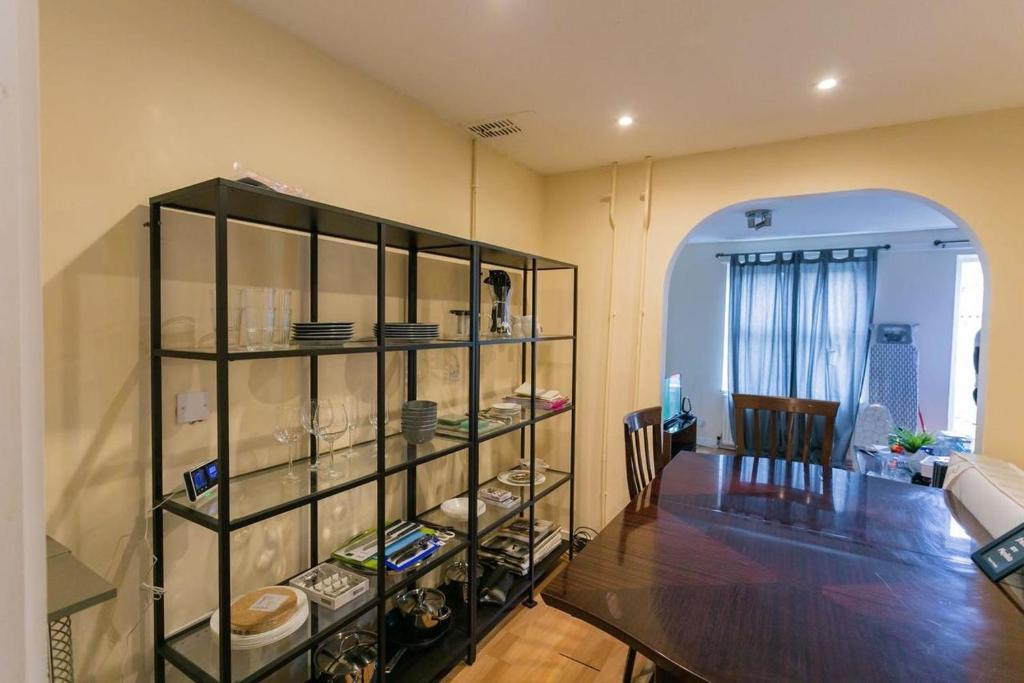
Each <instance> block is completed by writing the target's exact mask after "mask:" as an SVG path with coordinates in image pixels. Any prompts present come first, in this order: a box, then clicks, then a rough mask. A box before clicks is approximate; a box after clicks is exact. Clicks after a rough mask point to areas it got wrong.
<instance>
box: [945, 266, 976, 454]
mask: <svg viewBox="0 0 1024 683" xmlns="http://www.w3.org/2000/svg"><path fill="white" fill-rule="evenodd" d="M984 302H985V282H984V275H983V274H982V271H981V261H979V260H978V257H977V255H974V254H971V255H963V256H957V259H956V309H955V313H954V317H953V367H952V370H951V372H950V388H949V428H950V431H952V432H954V433H956V434H962V435H965V436H969V437H971V438H972V439H973V438H974V436H975V434H974V432H975V428H976V426H977V422H978V404H977V403H976V398H977V395H976V390H977V372H976V368H975V357H974V349H975V344H976V339H979V338H980V337H979V336H980V334H981V323H982V320H981V314H982V308H983V307H984Z"/></svg>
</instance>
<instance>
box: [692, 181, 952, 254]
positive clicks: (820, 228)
mask: <svg viewBox="0 0 1024 683" xmlns="http://www.w3.org/2000/svg"><path fill="white" fill-rule="evenodd" d="M748 209H771V210H772V225H771V227H768V228H764V229H762V230H757V231H755V230H751V229H750V228H748V227H747V218H746V215H745V212H746V211H747V210H748ZM955 228H957V225H956V224H955V223H954V222H953V221H952V220H950V219H949V218H948V217H946V215H945V214H943V213H941V212H939V211H938V210H937V209H935V208H934V207H933V206H932V205H931V204H929V203H927V202H925V201H924V200H922V199H919V198H917V197H913V196H910V195H906V194H901V193H899V192H893V191H891V190H857V191H855V192H831V193H829V194H819V195H805V196H801V197H780V198H777V199H764V200H756V201H750V202H743V203H742V204H736V205H735V206H730V207H728V208H726V209H722V210H721V211H719V212H717V213H714V214H712V215H711V216H709V217H708V218H706V219H705V220H704V221H702V222H701V223H700V224H699V225H698V226H697V228H696V229H695V230H694V232H693V234H692V235H691V236H690V238H689V239H688V240H687V242H688V243H701V242H730V241H733V240H752V239H759V240H768V239H780V238H795V237H797V238H798V237H822V236H828V235H857V234H865V233H895V232H910V231H913V230H935V229H939V230H942V229H955ZM962 236H964V237H965V236H966V235H962ZM958 237H961V235H954V236H951V237H950V238H949V239H957V238H958Z"/></svg>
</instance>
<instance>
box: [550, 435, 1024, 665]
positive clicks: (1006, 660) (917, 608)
mask: <svg viewBox="0 0 1024 683" xmlns="http://www.w3.org/2000/svg"><path fill="white" fill-rule="evenodd" d="M988 540H989V536H988V534H987V533H986V532H985V531H984V530H983V529H982V528H981V526H980V525H979V524H978V523H977V521H976V520H975V519H974V517H973V516H972V515H971V514H970V512H968V511H967V510H966V509H965V508H964V507H963V506H962V505H960V504H959V501H958V500H957V499H956V498H955V497H954V496H953V495H952V494H950V493H949V492H947V491H943V490H941V489H933V488H927V487H921V486H910V485H908V484H904V483H901V482H897V481H890V480H886V479H881V478H878V477H869V476H865V475H862V474H858V473H854V472H849V471H846V470H841V469H835V468H828V467H825V468H822V467H820V466H817V465H804V464H802V463H791V464H787V463H786V462H785V461H782V460H771V459H767V458H753V457H738V456H726V455H703V454H695V453H681V454H679V455H678V456H677V457H675V458H674V459H672V460H671V461H670V462H669V463H668V464H667V465H666V466H665V468H664V469H663V470H662V471H661V473H660V474H659V475H658V476H657V477H655V478H654V480H653V481H652V483H651V484H650V486H648V487H647V488H646V489H645V490H644V491H642V492H641V493H640V494H639V495H638V496H637V497H636V498H634V499H633V500H632V501H630V503H629V504H628V505H627V506H626V508H625V509H624V510H623V511H622V512H621V513H620V514H619V515H618V516H617V517H615V519H614V520H612V521H611V523H609V524H608V525H607V526H606V527H605V528H604V529H603V530H602V531H601V532H600V533H599V534H598V535H597V537H596V538H595V539H594V540H592V541H591V542H590V543H588V544H587V546H586V547H585V548H584V549H583V550H582V552H580V553H579V554H578V555H577V556H576V557H575V559H573V561H572V562H570V563H569V565H568V566H567V567H566V568H565V570H564V571H563V572H562V573H561V574H560V575H558V576H557V577H556V578H554V579H553V580H552V581H551V582H550V583H549V584H548V586H547V587H546V588H545V589H544V591H543V593H542V595H543V597H544V600H545V602H546V603H547V604H548V605H551V606H553V607H555V608H557V609H560V610H563V611H565V612H567V613H569V614H571V615H573V616H575V617H577V618H579V619H582V620H583V621H585V622H588V623H589V624H592V625H593V626H596V627H597V628H599V629H601V630H603V631H606V632H607V633H609V634H611V635H613V636H614V637H616V638H618V639H619V640H621V641H623V642H625V643H626V644H627V645H629V646H631V647H633V648H635V649H636V650H637V651H638V652H640V653H641V654H643V655H645V656H646V657H648V658H649V659H651V660H653V661H654V663H655V665H656V666H657V667H658V671H659V675H660V676H662V677H664V678H666V679H669V680H672V679H678V680H704V681H830V682H831V681H1024V590H1022V588H1021V583H1020V581H1019V580H1016V579H1019V577H1015V580H1011V581H1009V582H1008V583H1004V584H1000V585H996V584H994V583H992V582H991V581H989V580H988V579H987V578H986V577H985V575H984V574H983V573H982V572H981V570H979V569H978V568H977V566H976V565H974V563H973V562H972V561H971V558H970V554H971V551H972V550H974V549H975V548H977V547H978V546H979V545H980V544H983V543H984V542H987V541H988Z"/></svg>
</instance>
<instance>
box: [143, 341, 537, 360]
mask: <svg viewBox="0 0 1024 683" xmlns="http://www.w3.org/2000/svg"><path fill="white" fill-rule="evenodd" d="M516 341H517V342H518V341H523V340H516ZM470 346H472V342H470V341H469V340H466V339H432V340H430V341H423V342H400V341H397V340H391V341H387V340H385V342H384V347H383V349H384V350H385V351H429V350H431V349H460V348H469V347H470ZM381 348H382V347H380V346H377V341H376V340H375V339H373V338H367V339H357V340H354V341H347V342H344V343H342V344H337V345H333V344H315V345H314V344H289V345H288V346H280V347H275V348H272V349H259V350H250V349H246V348H244V347H240V346H232V347H229V349H228V360H231V361H235V360H256V359H259V358H306V357H310V356H337V355H343V354H349V353H374V352H376V351H379V350H381ZM154 353H155V354H156V355H158V356H161V357H163V358H185V359H189V360H206V361H215V360H217V352H216V351H214V350H213V349H211V348H209V347H195V348H161V349H157V350H155V351H154Z"/></svg>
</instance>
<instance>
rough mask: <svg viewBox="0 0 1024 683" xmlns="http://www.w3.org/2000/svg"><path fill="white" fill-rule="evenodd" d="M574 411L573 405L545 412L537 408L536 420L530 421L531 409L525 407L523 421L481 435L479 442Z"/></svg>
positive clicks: (513, 422)
mask: <svg viewBox="0 0 1024 683" xmlns="http://www.w3.org/2000/svg"><path fill="white" fill-rule="evenodd" d="M572 410H573V406H572V405H567V406H562V407H561V408H558V409H557V410H544V409H543V408H536V410H535V414H534V418H533V419H532V420H531V419H530V410H529V407H528V406H523V417H522V419H520V420H519V421H518V422H517V421H514V420H513V421H512V423H511V424H507V425H502V426H501V427H498V428H497V429H495V430H493V431H490V432H487V433H485V434H481V435H480V437H479V441H481V442H484V441H488V440H490V439H493V438H495V437H498V436H502V435H503V434H508V433H510V432H514V431H516V430H519V429H522V428H523V427H528V426H530V425H531V424H536V423H538V422H540V421H542V420H546V419H548V418H551V417H554V416H555V415H561V414H562V413H568V412H571V411H572Z"/></svg>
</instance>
